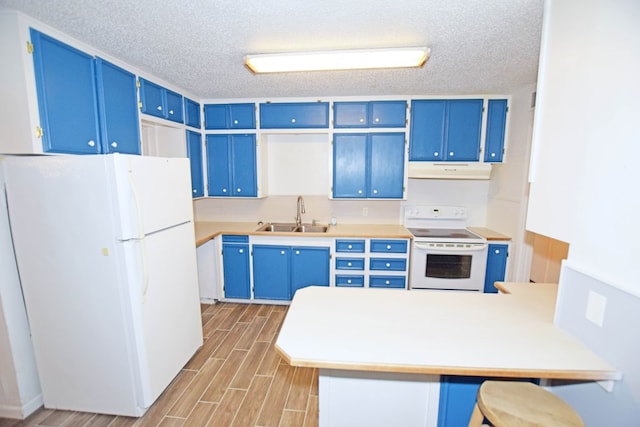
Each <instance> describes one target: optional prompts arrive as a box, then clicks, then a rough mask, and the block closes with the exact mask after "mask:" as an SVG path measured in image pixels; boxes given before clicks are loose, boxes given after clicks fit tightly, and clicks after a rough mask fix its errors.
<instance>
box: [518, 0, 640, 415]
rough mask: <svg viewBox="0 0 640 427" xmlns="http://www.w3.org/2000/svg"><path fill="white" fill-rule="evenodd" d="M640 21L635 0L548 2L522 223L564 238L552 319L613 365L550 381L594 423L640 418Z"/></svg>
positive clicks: (551, 235) (638, 8)
mask: <svg viewBox="0 0 640 427" xmlns="http://www.w3.org/2000/svg"><path fill="white" fill-rule="evenodd" d="M639 22H640V2H638V1H637V0H586V1H585V0H563V1H552V0H551V1H547V3H546V4H545V20H544V28H543V39H542V46H541V57H540V67H539V74H538V102H537V106H536V115H535V125H534V137H533V147H532V163H531V166H532V181H533V182H532V183H531V193H530V200H529V210H528V218H527V228H528V229H530V230H532V231H535V232H538V233H540V234H544V235H547V236H550V237H553V238H556V239H559V240H563V241H566V242H568V243H569V244H570V249H569V256H568V258H567V261H566V262H565V263H564V264H563V267H562V271H561V275H560V282H559V293H558V301H557V308H556V310H557V311H556V318H555V322H556V324H557V325H558V326H559V327H560V328H561V329H563V330H565V331H567V332H569V333H570V334H571V335H573V336H574V337H576V338H578V339H579V340H580V341H582V342H583V343H585V345H587V346H588V347H589V348H590V349H591V350H593V351H594V352H595V353H596V354H598V355H600V356H601V357H603V358H604V359H605V360H607V361H608V362H609V363H611V364H612V365H613V366H615V367H616V368H617V369H619V370H620V371H621V372H622V377H623V378H622V380H620V381H616V382H615V384H614V389H613V392H611V393H608V392H606V391H604V390H603V389H602V388H600V387H599V386H598V385H597V384H595V383H590V382H586V383H574V384H565V385H562V386H556V387H555V388H554V390H555V392H556V393H557V394H558V395H560V396H561V397H562V398H563V399H565V400H566V401H567V402H568V403H569V404H570V405H571V406H573V407H574V408H575V409H576V410H577V411H578V412H579V413H580V414H581V415H582V417H583V418H584V421H585V423H586V425H589V426H596V427H597V426H603V427H605V426H613V425H615V426H638V425H640V369H639V368H640V365H639V364H638V360H640V335H639V334H638V331H637V323H638V322H637V320H638V319H637V315H636V314H637V313H638V310H640V299H639V298H638V296H639V295H640V280H638V277H640V263H639V262H638V255H640V228H639V227H638V220H637V218H638V211H639V210H640V197H639V196H638V194H639V193H638V183H639V182H640V168H638V166H637V164H638V158H640V143H639V138H638V135H640V120H639V118H640V102H638V100H639V99H640V78H638V76H640V30H639V28H640V27H639V26H638V23H639ZM590 298H592V300H593V301H600V300H603V301H604V304H603V308H602V310H601V314H602V322H601V325H600V326H599V325H597V324H595V323H593V322H591V321H588V320H586V319H585V318H586V313H587V306H588V305H589V300H590Z"/></svg>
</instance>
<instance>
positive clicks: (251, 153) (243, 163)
mask: <svg viewBox="0 0 640 427" xmlns="http://www.w3.org/2000/svg"><path fill="white" fill-rule="evenodd" d="M229 139H230V144H231V183H232V185H233V187H232V190H233V191H232V195H233V196H236V197H256V196H257V195H258V181H257V171H256V136H255V135H254V134H249V135H229Z"/></svg>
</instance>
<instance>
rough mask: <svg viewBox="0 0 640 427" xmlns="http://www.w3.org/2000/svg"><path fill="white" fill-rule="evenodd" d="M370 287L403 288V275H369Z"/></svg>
mask: <svg viewBox="0 0 640 427" xmlns="http://www.w3.org/2000/svg"><path fill="white" fill-rule="evenodd" d="M369 287H370V288H397V289H404V288H405V278H404V276H371V277H369Z"/></svg>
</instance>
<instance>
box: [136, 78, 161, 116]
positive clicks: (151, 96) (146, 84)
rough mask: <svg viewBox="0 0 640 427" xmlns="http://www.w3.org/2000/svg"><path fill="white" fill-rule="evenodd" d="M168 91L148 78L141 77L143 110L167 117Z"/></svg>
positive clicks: (153, 114) (150, 113) (146, 112)
mask: <svg viewBox="0 0 640 427" xmlns="http://www.w3.org/2000/svg"><path fill="white" fill-rule="evenodd" d="M165 98H166V93H165V89H164V88H163V87H162V86H160V85H157V84H155V83H153V82H150V81H149V80H146V79H142V78H141V79H140V102H141V103H142V107H141V110H142V112H143V113H145V114H149V115H151V116H156V117H160V118H162V119H164V118H166V117H167V114H166V112H165V109H166V100H165Z"/></svg>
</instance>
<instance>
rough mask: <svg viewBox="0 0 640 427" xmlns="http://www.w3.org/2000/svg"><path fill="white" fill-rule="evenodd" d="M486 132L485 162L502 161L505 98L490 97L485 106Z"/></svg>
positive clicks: (505, 114) (505, 109) (505, 117)
mask: <svg viewBox="0 0 640 427" xmlns="http://www.w3.org/2000/svg"><path fill="white" fill-rule="evenodd" d="M487 111H488V112H487V132H486V138H485V144H484V161H485V162H502V156H503V154H504V137H505V130H506V125H507V111H508V105H507V100H506V99H490V100H489V102H488V107H487Z"/></svg>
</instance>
